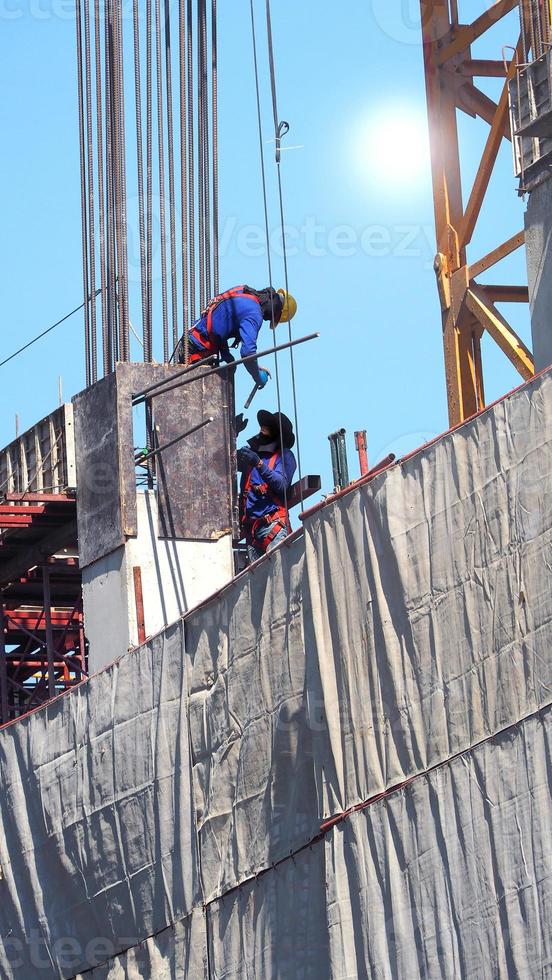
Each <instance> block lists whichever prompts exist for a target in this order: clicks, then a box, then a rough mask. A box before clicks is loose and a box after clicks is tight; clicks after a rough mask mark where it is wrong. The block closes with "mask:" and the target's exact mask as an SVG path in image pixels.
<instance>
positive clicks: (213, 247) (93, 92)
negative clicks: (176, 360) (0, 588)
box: [76, 0, 219, 384]
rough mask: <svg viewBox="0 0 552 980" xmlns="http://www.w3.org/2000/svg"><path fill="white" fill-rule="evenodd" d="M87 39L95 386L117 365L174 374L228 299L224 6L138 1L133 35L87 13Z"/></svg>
mask: <svg viewBox="0 0 552 980" xmlns="http://www.w3.org/2000/svg"><path fill="white" fill-rule="evenodd" d="M209 5H210V15H209V9H208V8H209ZM76 34H77V83H78V85H77V92H78V116H79V141H80V169H81V208H82V250H83V287H84V301H85V305H84V325H85V361H86V381H87V384H93V383H94V382H95V381H96V380H97V378H98V377H99V376H101V375H102V373H103V374H104V375H105V374H107V373H109V372H110V371H112V370H113V368H114V366H115V364H116V362H117V361H127V360H130V359H132V360H144V361H152V360H154V359H156V360H161V359H162V360H163V361H165V362H167V361H169V360H171V358H172V357H174V352H175V348H176V346H177V343H178V339H179V337H180V336H181V335H182V334H184V337H185V339H186V337H187V331H186V328H187V327H189V326H190V325H191V323H192V322H193V320H194V318H195V316H196V313H197V311H198V310H199V309H202V308H203V306H204V305H205V304H206V302H207V301H208V300H209V299H210V298H211V294H212V293H216V292H217V291H218V288H219V282H218V269H219V256H218V139H217V7H216V0H196V2H195V4H194V2H193V0H179V3H178V4H171V3H170V2H169V0H133V7H132V16H131V18H130V21H129V18H127V14H126V8H125V9H124V8H123V5H122V4H121V3H118V2H117V0H77V3H76ZM173 38H177V39H178V43H177V44H173V43H172V41H173ZM132 69H133V70H132ZM173 79H177V80H178V81H177V84H173ZM144 97H145V106H144V105H143V98H144ZM178 151H179V152H178ZM98 294H99V296H100V302H99V305H97V304H96V295H98ZM138 326H140V327H141V329H140V332H139V333H138V332H137V328H138ZM133 336H134V337H135V338H136V339H134V340H133ZM138 343H139V344H140V345H141V348H139V347H138ZM186 347H187V345H186V342H184V348H185V349H184V356H185V357H186V354H187V350H186ZM131 348H132V350H131Z"/></svg>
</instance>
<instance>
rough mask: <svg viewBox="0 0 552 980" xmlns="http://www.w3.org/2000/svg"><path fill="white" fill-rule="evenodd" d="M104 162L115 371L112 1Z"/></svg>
mask: <svg viewBox="0 0 552 980" xmlns="http://www.w3.org/2000/svg"><path fill="white" fill-rule="evenodd" d="M104 17H105V144H106V146H105V160H106V175H105V179H106V209H107V322H108V337H107V357H108V361H109V370H110V371H112V370H113V368H114V366H115V361H116V360H117V346H116V332H117V297H116V287H117V258H116V247H115V175H114V145H113V142H114V131H113V84H112V82H113V26H112V23H111V9H110V3H109V0H105V6H104Z"/></svg>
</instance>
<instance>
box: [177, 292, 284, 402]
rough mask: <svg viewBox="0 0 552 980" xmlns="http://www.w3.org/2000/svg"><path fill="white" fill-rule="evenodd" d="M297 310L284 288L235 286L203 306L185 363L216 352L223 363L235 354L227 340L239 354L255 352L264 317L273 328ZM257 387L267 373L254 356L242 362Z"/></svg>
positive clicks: (261, 385)
mask: <svg viewBox="0 0 552 980" xmlns="http://www.w3.org/2000/svg"><path fill="white" fill-rule="evenodd" d="M296 312H297V303H296V302H295V300H294V298H293V296H291V295H290V293H287V292H286V291H285V289H279V290H275V289H272V287H270V286H267V288H266V289H253V288H252V287H251V286H234V288H233V289H228V290H227V291H226V292H224V293H220V294H219V295H218V296H215V298H214V299H212V300H211V302H210V303H209V304H208V306H207V307H206V309H205V310H203V312H202V314H201V316H200V318H199V320H196V322H195V323H194V325H193V327H192V328H191V330H190V331H189V332H188V343H189V356H188V363H189V364H194V363H195V362H196V361H202V360H203V359H204V358H206V357H212V356H213V354H216V355H218V356H219V357H221V358H222V360H223V361H225V363H226V364H231V363H232V361H233V360H234V358H233V357H232V354H231V353H230V348H229V341H232V342H233V346H236V347H238V346H240V345H241V347H240V357H249V356H250V355H251V354H256V353H257V337H258V334H259V330H260V329H261V327H262V325H263V321H265V320H266V321H270V325H271V327H272V328H273V329H275V328H276V326H277V325H278V324H279V323H286V322H287V321H288V320H291V319H292V317H294V316H295V313H296ZM178 360H179V361H180V362H182V361H183V360H184V353H183V342H182V340H181V341H180V343H179V347H178ZM245 367H246V368H247V370H248V371H249V373H250V375H251V377H252V378H253V380H254V381H255V383H256V384H257V385H258V387H259V388H264V386H265V385H266V383H267V381H268V379H269V377H270V374H269V372H268V371H267V370H266V368H263V367H260V366H259V364H257V361H256V360H252V361H248V363H247V364H246V365H245Z"/></svg>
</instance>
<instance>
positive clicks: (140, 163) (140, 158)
mask: <svg viewBox="0 0 552 980" xmlns="http://www.w3.org/2000/svg"><path fill="white" fill-rule="evenodd" d="M133 13H134V94H135V101H136V167H137V170H138V226H139V233H140V287H141V299H142V338H143V342H144V360H149V358H148V357H147V356H146V352H147V318H148V313H147V305H148V298H147V283H146V228H145V216H144V152H143V141H142V78H141V75H142V72H141V58H140V11H139V8H138V0H134V3H133Z"/></svg>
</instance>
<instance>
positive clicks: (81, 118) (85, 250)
mask: <svg viewBox="0 0 552 980" xmlns="http://www.w3.org/2000/svg"><path fill="white" fill-rule="evenodd" d="M76 27H77V75H78V78H77V95H78V113H79V150H80V177H81V226H82V279H83V291H84V349H85V365H86V384H87V385H89V384H90V383H91V378H92V371H91V361H90V353H91V351H90V346H91V345H90V308H89V294H90V287H89V279H88V219H87V213H88V202H87V193H86V147H85V132H84V130H85V126H84V92H83V81H82V70H83V58H82V12H81V0H77V3H76Z"/></svg>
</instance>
